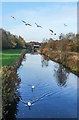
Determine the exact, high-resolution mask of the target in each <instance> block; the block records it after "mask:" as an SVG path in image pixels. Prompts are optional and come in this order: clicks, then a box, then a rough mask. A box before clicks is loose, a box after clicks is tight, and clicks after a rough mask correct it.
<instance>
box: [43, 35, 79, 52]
mask: <svg viewBox="0 0 79 120" xmlns="http://www.w3.org/2000/svg"><path fill="white" fill-rule="evenodd" d="M42 49H45V50H50V51H51V50H54V51H58V50H59V51H69V52H79V34H74V33H67V34H66V35H65V34H62V33H61V34H60V36H59V40H53V39H52V38H50V39H45V40H43V42H42Z"/></svg>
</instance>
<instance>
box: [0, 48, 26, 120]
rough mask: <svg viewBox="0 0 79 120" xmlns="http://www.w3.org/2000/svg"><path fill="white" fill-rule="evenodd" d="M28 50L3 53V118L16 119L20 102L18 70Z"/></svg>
mask: <svg viewBox="0 0 79 120" xmlns="http://www.w3.org/2000/svg"><path fill="white" fill-rule="evenodd" d="M25 54H26V49H18V50H17V49H9V50H3V52H2V68H1V71H0V75H1V80H0V82H2V83H1V84H2V85H1V90H2V109H0V111H2V118H3V119H4V120H11V119H12V118H13V119H15V114H16V109H17V104H18V102H19V97H20V95H19V92H18V90H17V89H18V88H19V83H20V81H21V80H20V78H19V76H18V73H17V68H18V67H19V66H20V65H21V62H22V60H23V57H24V55H25Z"/></svg>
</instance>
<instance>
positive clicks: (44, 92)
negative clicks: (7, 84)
mask: <svg viewBox="0 0 79 120" xmlns="http://www.w3.org/2000/svg"><path fill="white" fill-rule="evenodd" d="M17 72H18V74H19V77H20V78H21V82H20V88H19V89H18V91H19V92H20V96H21V99H20V101H19V103H18V106H17V110H18V111H17V114H16V118H76V117H77V79H78V77H77V76H76V75H74V74H73V73H71V72H69V70H68V69H66V68H64V67H63V66H62V65H61V64H58V63H56V62H53V61H51V60H49V59H48V58H46V57H45V56H43V55H40V54H26V55H25V59H24V60H23V62H22V65H21V66H20V68H19V69H18V71H17ZM32 86H34V89H32ZM28 102H30V103H31V107H28V105H27V104H28Z"/></svg>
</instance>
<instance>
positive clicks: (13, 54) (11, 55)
mask: <svg viewBox="0 0 79 120" xmlns="http://www.w3.org/2000/svg"><path fill="white" fill-rule="evenodd" d="M22 51H23V50H21V49H8V50H3V51H2V66H5V65H6V66H12V65H13V64H14V61H15V60H16V59H17V58H18V57H19V55H20V54H21V52H22Z"/></svg>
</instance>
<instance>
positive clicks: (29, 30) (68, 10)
mask: <svg viewBox="0 0 79 120" xmlns="http://www.w3.org/2000/svg"><path fill="white" fill-rule="evenodd" d="M52 4H53V3H52ZM72 11H73V14H72ZM10 14H11V13H10ZM10 14H8V15H7V14H6V15H5V16H3V28H5V29H6V30H8V31H10V32H11V33H13V34H16V35H21V36H22V37H23V38H24V39H25V40H26V41H32V40H35V41H42V40H43V38H50V37H52V36H51V34H50V31H49V28H50V29H53V30H54V31H55V32H56V33H57V38H58V35H59V34H60V33H61V32H63V33H68V32H75V33H76V31H77V6H76V5H75V6H74V5H70V4H67V5H65V4H64V5H63V6H62V5H61V4H58V3H57V4H56V5H55V6H54V8H52V7H50V6H44V7H41V6H37V8H36V9H21V10H19V11H16V12H13V13H12V15H13V16H15V17H16V18H17V20H16V21H14V20H13V19H11V18H10ZM22 19H23V20H25V21H27V22H28V23H30V24H32V27H30V26H28V27H26V26H25V25H24V24H23V23H22V21H21V20H22ZM35 22H37V23H38V24H39V25H41V26H43V29H41V28H37V27H36V25H35ZM64 23H65V24H68V27H64Z"/></svg>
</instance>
